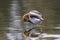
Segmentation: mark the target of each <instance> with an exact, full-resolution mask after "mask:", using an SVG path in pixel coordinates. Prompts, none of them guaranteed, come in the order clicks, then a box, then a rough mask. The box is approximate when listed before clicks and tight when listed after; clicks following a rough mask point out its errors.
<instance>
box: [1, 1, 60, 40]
mask: <svg viewBox="0 0 60 40" xmlns="http://www.w3.org/2000/svg"><path fill="white" fill-rule="evenodd" d="M32 9H34V10H38V11H40V12H41V13H42V14H43V18H44V21H43V23H42V25H41V26H42V28H43V32H44V33H46V34H47V35H45V36H46V37H45V38H44V39H42V40H60V0H0V40H23V39H24V38H23V37H22V35H21V34H22V32H23V31H24V29H25V26H29V25H25V24H24V22H23V21H22V15H23V14H25V13H27V12H29V11H30V10H32ZM18 35H20V36H18ZM49 35H50V36H49ZM20 37H21V38H20Z"/></svg>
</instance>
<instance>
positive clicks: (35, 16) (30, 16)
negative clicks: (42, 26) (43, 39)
mask: <svg viewBox="0 0 60 40" xmlns="http://www.w3.org/2000/svg"><path fill="white" fill-rule="evenodd" d="M22 19H23V21H25V22H29V23H32V24H37V23H40V22H41V21H43V20H44V19H43V18H42V14H41V13H40V12H39V11H37V10H31V11H30V12H28V13H26V14H24V15H23V17H22Z"/></svg>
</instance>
